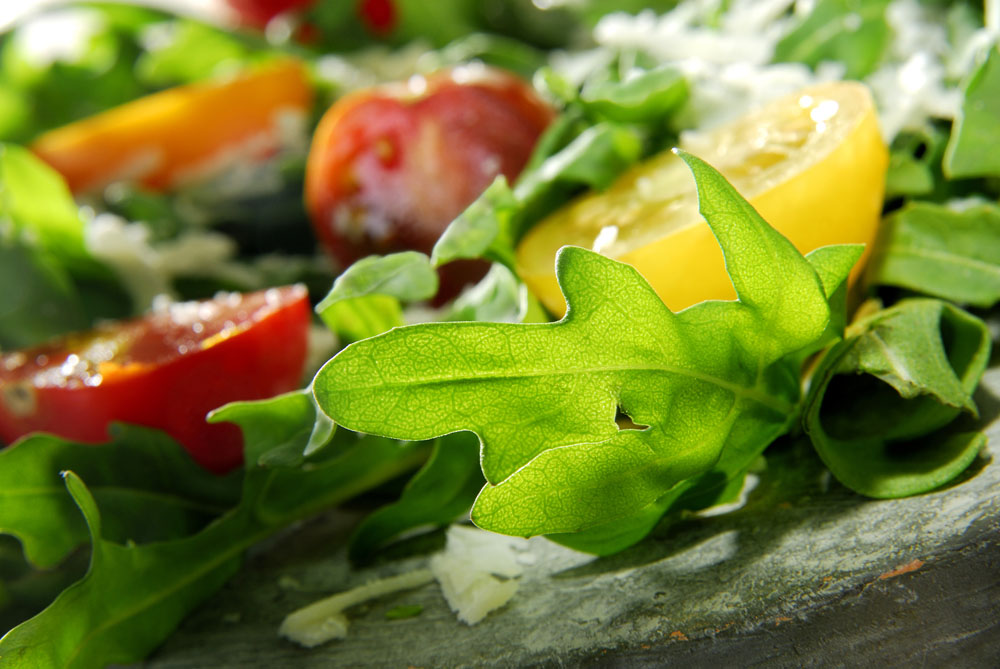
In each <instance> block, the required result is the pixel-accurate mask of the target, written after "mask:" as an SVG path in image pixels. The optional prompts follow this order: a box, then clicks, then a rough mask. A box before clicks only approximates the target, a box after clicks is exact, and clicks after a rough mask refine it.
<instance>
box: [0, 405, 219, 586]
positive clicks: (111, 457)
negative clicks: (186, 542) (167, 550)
mask: <svg viewBox="0 0 1000 669" xmlns="http://www.w3.org/2000/svg"><path fill="white" fill-rule="evenodd" d="M112 435H113V440H112V441H111V442H109V443H107V444H104V445H93V444H79V443H74V442H71V441H67V440H65V439H61V438H59V437H55V436H51V435H46V434H38V435H32V436H29V437H27V438H25V439H23V440H21V441H20V442H18V443H17V444H15V445H14V446H11V447H10V448H7V449H5V450H3V451H0V499H2V500H3V502H2V503H0V532H5V533H8V534H12V535H14V536H16V537H17V538H18V539H20V540H21V543H22V544H23V546H24V552H25V555H26V557H27V558H28V560H30V561H31V562H32V563H33V564H34V565H35V566H38V567H51V566H53V565H55V564H57V563H58V562H59V561H60V560H62V559H63V558H65V557H66V555H67V554H68V553H69V552H70V551H71V550H72V549H73V548H75V547H76V546H78V545H80V544H82V543H83V542H84V541H86V539H87V530H86V528H85V527H84V524H83V522H82V518H80V514H79V512H78V511H77V510H76V508H75V505H74V504H73V500H72V499H71V498H70V496H69V495H67V494H66V487H65V485H64V484H63V482H62V480H60V478H59V475H58V473H59V472H60V471H63V470H66V469H72V470H74V471H76V472H77V473H78V474H80V475H81V476H86V477H87V478H88V479H89V480H90V482H91V486H92V493H93V495H94V497H95V498H96V499H97V503H98V505H99V506H100V507H101V508H102V510H103V511H104V513H105V514H106V515H108V516H109V520H108V522H106V523H105V534H107V535H108V536H109V537H113V538H114V539H115V540H116V541H121V542H125V541H135V542H139V543H143V542H148V541H151V540H154V539H163V538H172V537H176V536H183V535H185V534H190V533H191V532H192V531H194V530H196V529H198V528H200V527H201V526H202V525H204V524H205V523H206V522H208V521H209V520H210V519H212V518H214V517H215V516H217V515H219V514H220V513H222V512H223V511H225V509H227V508H228V507H230V506H232V505H233V503H235V501H236V499H237V497H238V494H237V493H238V489H236V488H234V485H233V484H234V483H235V479H233V477H227V478H221V477H218V476H215V475H213V474H210V473H209V472H207V471H205V470H204V469H202V468H201V467H199V466H198V465H197V464H195V463H194V461H192V460H191V459H190V457H188V455H187V453H186V452H185V451H184V449H183V448H181V447H180V445H178V444H177V442H175V441H174V440H173V439H171V438H170V437H168V436H167V435H166V434H164V433H162V432H159V431H157V430H150V429H147V428H141V427H137V426H130V425H116V426H114V427H113V428H112Z"/></svg>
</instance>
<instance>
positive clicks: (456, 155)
mask: <svg viewBox="0 0 1000 669" xmlns="http://www.w3.org/2000/svg"><path fill="white" fill-rule="evenodd" d="M552 118H553V112H552V109H551V108H550V107H549V106H548V105H547V104H545V103H544V102H543V101H542V100H541V99H540V98H539V97H538V96H537V95H536V94H535V92H534V90H533V89H532V88H531V87H530V86H529V85H528V84H526V83H525V82H524V81H522V80H520V79H518V78H517V77H515V76H514V75H511V74H508V73H506V72H503V71H500V70H496V69H492V68H486V67H482V66H466V67H461V68H455V69H452V70H447V71H444V72H439V73H437V74H435V75H431V76H429V77H426V78H424V77H414V78H413V79H411V80H410V82H408V83H407V84H393V85H390V86H383V87H379V88H374V89H369V90H366V91H361V92H357V93H354V94H351V95H348V96H345V97H344V98H342V99H341V100H339V101H338V102H337V103H336V104H334V105H333V107H331V108H330V109H329V110H328V111H327V113H326V115H325V116H324V117H323V119H322V120H321V121H320V124H319V127H318V128H317V130H316V134H315V136H314V137H313V143H312V148H311V149H310V152H309V161H308V164H307V167H306V203H307V205H308V208H309V213H310V215H311V217H312V221H313V225H314V227H315V228H316V232H317V235H318V237H319V238H320V240H321V241H322V242H323V244H324V245H325V246H326V248H327V250H328V251H329V252H330V253H331V254H332V255H333V256H334V257H335V258H336V259H337V260H338V261H339V262H340V263H342V264H343V265H345V266H346V265H348V264H350V263H352V262H354V261H355V260H357V259H358V258H361V257H364V256H366V255H370V254H376V253H377V254H384V253H391V252H393V251H400V250H405V249H415V250H418V251H423V252H425V253H429V252H430V250H431V248H432V247H433V246H434V242H435V241H437V238H438V237H439V236H440V234H441V232H442V231H443V230H444V229H445V227H447V225H448V224H449V223H450V222H451V221H452V220H453V219H454V218H455V217H456V216H458V214H460V213H461V212H462V211H463V210H464V209H465V207H467V206H468V205H469V204H471V203H472V202H473V200H475V199H476V198H477V197H478V196H479V195H480V194H481V193H482V192H483V190H485V189H486V187H487V186H488V185H489V184H490V183H491V182H492V181H493V179H494V178H495V177H496V176H497V175H498V174H503V175H504V176H506V177H507V179H509V180H513V179H514V178H515V177H517V175H518V174H519V173H520V172H521V170H522V169H523V168H524V165H525V163H526V162H527V161H528V158H529V157H530V155H531V152H532V150H533V149H534V146H535V143H536V141H537V140H538V137H539V135H541V133H542V131H544V130H545V128H546V126H548V124H549V123H550V122H551V120H552ZM445 269H446V270H447V269H448V268H445ZM473 278H475V277H474V276H470V275H469V274H468V266H466V267H465V268H461V269H459V268H453V270H452V271H450V272H449V271H445V272H444V273H442V289H441V293H440V294H439V297H441V296H442V295H448V294H453V293H454V292H457V289H458V288H460V287H461V285H462V283H464V282H465V281H467V280H470V279H473Z"/></svg>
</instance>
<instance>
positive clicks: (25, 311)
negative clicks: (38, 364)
mask: <svg viewBox="0 0 1000 669" xmlns="http://www.w3.org/2000/svg"><path fill="white" fill-rule="evenodd" d="M0 285H3V286H5V287H6V289H5V290H2V291H0V348H25V347H28V346H31V345H33V344H37V343H39V342H41V341H44V340H46V339H49V338H51V337H54V336H56V335H60V334H63V333H66V332H69V331H72V330H81V329H84V328H85V327H86V326H87V323H88V319H87V318H86V316H85V315H84V313H83V311H82V310H81V308H80V304H79V298H78V295H77V293H76V290H75V288H74V286H73V283H72V281H71V280H70V278H69V277H68V276H67V274H66V272H65V270H64V269H63V268H62V267H61V266H60V265H59V264H58V263H56V262H55V261H54V260H53V259H52V257H51V256H49V255H47V254H45V253H42V252H40V251H39V250H38V249H35V248H32V247H30V246H28V245H26V244H24V243H22V242H20V241H19V240H10V239H7V238H5V235H4V234H3V231H2V230H0Z"/></svg>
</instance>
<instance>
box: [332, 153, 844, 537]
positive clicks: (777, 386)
mask: <svg viewBox="0 0 1000 669" xmlns="http://www.w3.org/2000/svg"><path fill="white" fill-rule="evenodd" d="M682 157H684V159H685V160H686V161H687V162H688V164H689V166H690V167H691V169H692V171H693V172H694V174H695V178H696V181H697V183H698V187H699V197H700V206H701V211H702V213H703V215H704V216H705V218H706V219H707V220H708V222H709V225H710V226H711V227H712V230H713V232H714V233H715V235H716V237H717V239H718V240H719V243H720V246H721V247H722V249H723V253H724V255H725V257H726V262H727V268H728V270H729V273H730V277H731V279H732V281H733V285H734V287H735V288H736V292H737V295H738V296H739V300H738V301H736V302H705V303H702V304H699V305H696V306H694V307H692V308H690V309H687V310H685V311H683V312H680V313H678V314H674V313H672V312H670V310H669V309H667V308H666V306H665V305H664V304H663V303H662V301H660V299H659V298H658V297H657V296H656V294H655V292H653V290H652V289H651V288H650V287H649V285H648V284H647V283H646V282H645V280H644V279H642V277H641V276H640V275H639V274H638V273H637V272H636V271H635V270H634V269H633V268H632V267H630V266H628V265H624V264H621V263H618V262H616V261H613V260H609V259H606V258H604V257H602V256H600V255H598V254H595V253H592V252H590V251H586V250H584V249H580V248H575V247H566V248H564V249H562V251H561V252H560V254H559V256H558V259H557V276H558V278H559V281H560V286H561V287H562V289H563V291H564V294H565V296H566V299H567V302H568V304H569V308H568V311H567V314H566V316H565V318H564V319H563V320H561V321H559V322H558V323H547V324H489V323H454V324H424V325H418V326H412V327H407V328H398V329H396V330H393V331H390V332H387V333H385V334H383V335H380V336H378V337H374V338H372V339H369V340H365V341H362V342H358V343H356V344H353V345H352V346H349V347H347V348H346V349H344V350H343V351H341V352H340V353H339V354H338V355H337V356H335V357H334V358H333V359H332V360H331V361H330V362H328V363H327V365H325V366H324V367H323V369H321V370H320V372H319V374H318V375H317V377H316V379H315V381H314V384H313V390H314V393H315V395H316V398H317V401H318V403H319V405H320V407H321V408H322V409H323V410H324V411H326V412H327V413H328V414H329V415H330V416H331V417H332V418H333V419H334V420H335V421H336V422H338V423H340V424H342V425H345V426H347V427H349V428H351V429H356V430H359V431H362V432H371V433H375V434H382V435H386V436H393V437H397V438H406V439H428V438H433V437H436V436H439V435H443V434H448V433H451V432H456V431H459V430H471V431H473V432H475V433H476V434H478V435H479V437H480V439H481V440H482V467H483V472H484V474H485V476H486V479H487V481H488V482H489V484H490V485H488V486H487V487H485V488H484V489H483V491H482V492H481V493H480V495H479V498H478V499H477V501H476V504H475V506H474V509H473V519H474V520H475V521H476V522H477V523H478V524H480V525H481V526H483V527H486V528H487V529H491V530H495V531H499V532H504V533H508V534H519V535H532V534H545V533H554V532H575V531H579V530H581V529H584V528H588V527H594V526H597V525H600V524H602V523H606V522H609V521H613V520H615V519H617V518H623V517H627V516H630V515H632V514H634V513H637V512H638V511H639V510H641V509H643V508H645V507H647V506H649V505H650V504H652V503H654V502H655V501H656V500H658V499H660V498H661V497H662V496H663V494H664V493H666V492H667V491H669V490H670V489H671V488H673V487H674V486H675V485H677V484H678V483H679V482H681V481H684V480H685V479H689V478H691V477H695V476H699V475H701V474H703V473H705V472H707V471H709V470H710V469H711V468H712V467H713V466H714V465H715V464H716V463H717V462H718V461H719V458H720V455H721V453H722V452H723V450H724V448H725V446H726V444H727V442H729V440H730V439H736V440H739V441H741V442H743V441H751V442H752V441H754V438H755V437H759V438H760V441H762V442H763V443H764V444H765V445H766V443H768V442H769V441H770V440H771V439H772V438H773V437H774V435H775V434H777V433H780V432H781V431H783V430H784V429H786V428H787V426H788V425H789V423H790V421H792V420H794V417H795V413H796V402H797V400H798V392H799V391H798V370H797V368H796V366H795V365H792V364H788V363H787V362H785V361H782V358H784V357H785V356H788V355H790V354H792V353H795V352H797V351H800V350H802V349H806V348H808V347H810V346H812V345H813V344H814V343H815V342H816V341H817V340H819V339H820V338H821V337H822V336H823V335H824V333H825V330H826V328H827V325H828V323H829V317H830V310H829V307H828V303H827V296H826V294H825V292H824V287H823V283H822V282H821V279H820V278H819V276H818V275H817V273H816V271H815V270H814V269H813V267H812V266H811V265H810V263H809V262H808V261H806V260H805V259H804V258H803V257H802V256H801V255H800V254H799V253H798V252H797V251H796V250H795V249H794V247H793V246H792V245H791V244H790V243H789V242H788V241H787V240H786V239H785V238H783V237H782V236H781V235H779V234H778V233H777V232H775V231H774V230H773V229H772V228H770V227H769V226H768V225H767V224H766V223H765V222H764V221H763V220H762V219H761V218H760V216H759V215H758V214H757V213H756V212H755V211H754V210H753V208H752V207H751V206H750V205H749V204H748V203H747V202H746V201H745V200H743V198H742V197H740V196H739V194H738V193H736V191H735V190H734V189H733V188H732V186H731V185H730V184H729V183H728V182H727V181H726V180H725V179H724V178H723V177H722V176H721V175H720V174H719V173H718V172H716V171H715V170H714V169H713V168H711V167H710V166H708V165H707V164H705V163H704V162H703V161H701V160H700V159H698V158H695V157H693V156H690V155H687V154H682ZM835 253H840V254H842V255H843V257H844V258H850V259H851V260H853V259H854V258H856V257H857V249H856V248H854V247H848V248H842V249H841V250H840V251H839V252H835ZM842 264H843V265H845V266H846V265H849V263H842ZM845 274H846V269H845ZM835 283H839V282H835ZM619 409H620V410H621V411H622V412H623V413H625V414H626V415H628V416H629V417H630V418H631V419H632V420H633V421H634V423H635V424H637V425H643V426H647V427H645V428H644V429H624V430H619V428H618V426H617V424H616V422H615V416H616V413H617V411H618V410H619Z"/></svg>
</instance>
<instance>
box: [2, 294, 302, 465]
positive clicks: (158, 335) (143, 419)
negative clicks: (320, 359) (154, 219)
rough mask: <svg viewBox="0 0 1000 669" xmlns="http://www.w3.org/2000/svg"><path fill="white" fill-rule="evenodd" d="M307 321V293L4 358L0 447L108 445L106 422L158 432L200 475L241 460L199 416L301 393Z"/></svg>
mask: <svg viewBox="0 0 1000 669" xmlns="http://www.w3.org/2000/svg"><path fill="white" fill-rule="evenodd" d="M310 317H311V310H310V307H309V300H308V295H307V293H306V290H305V288H303V287H302V286H290V287H285V288H273V289H270V290H266V291H260V292H256V293H249V294H245V295H241V294H239V293H231V294H225V295H220V296H218V297H216V298H215V299H213V300H206V301H203V302H183V303H175V304H172V305H170V306H169V307H166V308H163V309H157V310H154V311H153V312H152V313H151V314H149V315H147V316H145V317H143V318H138V319H134V320H129V321H120V322H116V323H111V324H107V325H102V326H100V327H98V328H97V329H95V330H92V331H90V332H87V333H81V334H76V335H70V336H68V337H65V338H62V339H59V340H57V341H54V342H51V343H48V344H44V345H42V346H39V347H36V348H33V349H30V350H23V351H16V352H8V353H4V354H3V355H0V439H2V440H4V441H5V442H6V443H11V442H13V441H15V440H17V439H18V438H20V437H22V436H23V435H25V434H28V433H30V432H36V431H43V432H50V433H53V434H57V435H59V436H62V437H65V438H67V439H72V440H74V441H81V442H87V443H100V442H104V441H107V438H108V435H107V428H108V423H110V422H112V421H122V422H128V423H136V424H139V425H145V426H148V427H155V428H160V429H162V430H164V431H165V432H167V433H168V434H170V435H171V436H172V437H174V438H175V439H176V440H177V441H179V442H180V443H181V444H182V445H184V447H185V448H186V449H187V450H188V452H190V454H191V456H192V457H193V458H194V459H195V460H196V461H197V462H198V463H200V464H201V465H202V466H203V467H205V468H206V469H209V470H211V471H214V472H219V473H221V472H225V471H227V470H229V469H232V468H233V467H235V466H237V465H239V464H240V462H241V461H242V457H243V456H242V453H243V450H242V437H241V434H240V431H239V429H238V428H236V426H234V425H231V424H209V423H207V422H205V415H206V414H207V413H208V412H209V411H211V410H212V409H215V408H217V407H219V406H221V405H223V404H225V403H227V402H232V401H236V400H253V399H263V398H265V397H271V396H273V395H276V394H278V393H282V392H287V391H289V390H293V389H295V388H297V387H299V384H300V381H301V378H302V373H303V366H304V364H305V357H306V340H307V331H308V326H309V322H310Z"/></svg>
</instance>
